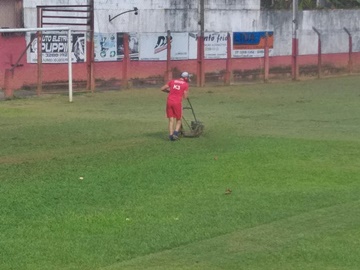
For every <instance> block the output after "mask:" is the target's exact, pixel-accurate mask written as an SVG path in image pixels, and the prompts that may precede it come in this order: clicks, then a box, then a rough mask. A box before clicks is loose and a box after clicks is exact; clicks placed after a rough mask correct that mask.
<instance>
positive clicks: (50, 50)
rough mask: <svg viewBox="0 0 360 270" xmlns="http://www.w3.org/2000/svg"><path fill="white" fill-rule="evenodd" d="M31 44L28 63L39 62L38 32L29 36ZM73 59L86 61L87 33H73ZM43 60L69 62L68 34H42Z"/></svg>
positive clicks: (45, 61)
mask: <svg viewBox="0 0 360 270" xmlns="http://www.w3.org/2000/svg"><path fill="white" fill-rule="evenodd" d="M26 38H27V40H28V42H30V40H33V41H32V42H31V45H30V47H29V50H28V54H27V60H28V63H37V46H38V42H37V38H36V33H30V35H28V36H27V37H26ZM70 42H71V48H72V49H71V59H72V62H85V61H86V46H85V44H86V36H85V33H74V34H72V35H71V41H70ZM41 50H42V62H43V63H48V64H56V63H67V62H68V35H67V33H64V32H58V33H56V32H54V33H45V34H43V35H42V48H41Z"/></svg>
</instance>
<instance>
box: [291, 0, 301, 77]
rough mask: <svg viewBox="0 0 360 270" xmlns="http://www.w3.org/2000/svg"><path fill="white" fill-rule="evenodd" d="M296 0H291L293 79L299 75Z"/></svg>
mask: <svg viewBox="0 0 360 270" xmlns="http://www.w3.org/2000/svg"><path fill="white" fill-rule="evenodd" d="M297 31H298V0H293V20H292V35H293V36H292V64H291V67H292V77H293V80H297V79H298V77H299V63H298V53H299V48H298V46H299V41H298V35H297Z"/></svg>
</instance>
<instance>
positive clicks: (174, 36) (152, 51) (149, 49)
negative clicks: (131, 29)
mask: <svg viewBox="0 0 360 270" xmlns="http://www.w3.org/2000/svg"><path fill="white" fill-rule="evenodd" d="M170 42H171V59H173V60H181V59H188V55H189V49H188V34H187V33H171V37H170ZM139 54H140V57H139V58H140V60H155V61H156V60H166V58H167V33H144V34H141V36H140V53H139Z"/></svg>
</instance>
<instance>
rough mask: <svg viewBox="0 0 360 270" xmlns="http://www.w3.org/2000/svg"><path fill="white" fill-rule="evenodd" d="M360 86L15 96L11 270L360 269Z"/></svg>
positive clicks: (7, 217) (1, 248)
mask: <svg viewBox="0 0 360 270" xmlns="http://www.w3.org/2000/svg"><path fill="white" fill-rule="evenodd" d="M359 84H360V78H359V77H346V78H337V79H327V80H314V81H306V82H296V83H295V82H291V83H277V84H275V83H273V84H257V85H243V86H230V87H217V88H215V87H207V88H191V92H190V98H191V101H192V104H193V106H194V109H195V111H196V114H197V117H198V118H199V119H200V120H202V121H203V122H204V124H205V128H206V130H205V133H204V135H203V136H201V137H200V138H194V139H187V138H183V139H181V140H180V141H178V142H169V141H168V140H167V119H166V118H165V112H164V106H165V98H166V95H165V94H163V93H162V92H160V90H159V89H141V90H139V89H132V90H126V91H120V92H106V93H95V94H84V95H77V96H75V97H74V102H73V103H69V102H68V99H67V97H66V96H45V97H40V98H31V99H16V100H12V101H2V102H1V103H0V123H1V125H0V134H1V148H0V172H1V174H0V205H1V207H0V269H34V270H42V269H44V270H45V269H46V270H51V269H86V270H88V269H164V270H165V269H274V270H275V269H276V270H279V269H286V270H289V269H316V270H318V269H358V266H359V265H360V259H359V258H360V249H359V248H358V246H359V244H360V243H359V239H360V227H359V226H358V224H359V222H360V215H359V214H358V213H359V211H360V200H359V192H360V181H359V180H360V167H359V163H360V137H359V133H360V116H359V115H360V94H359V91H358V85H359ZM187 118H188V119H191V117H190V116H189V115H187ZM80 177H83V179H82V180H81V179H80ZM227 188H230V189H231V190H232V193H231V195H225V194H224V193H225V190H226V189H227Z"/></svg>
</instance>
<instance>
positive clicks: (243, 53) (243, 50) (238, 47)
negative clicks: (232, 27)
mask: <svg viewBox="0 0 360 270" xmlns="http://www.w3.org/2000/svg"><path fill="white" fill-rule="evenodd" d="M266 35H267V37H268V46H269V55H271V54H272V53H273V48H274V32H273V31H261V32H234V33H233V40H232V43H233V51H232V57H234V58H248V57H264V51H265V50H264V49H265V40H266Z"/></svg>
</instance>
